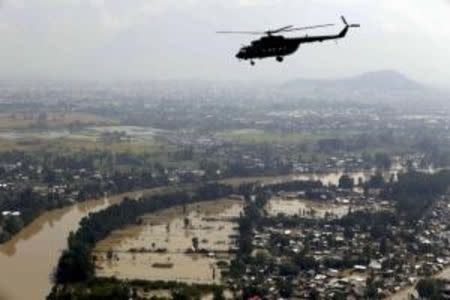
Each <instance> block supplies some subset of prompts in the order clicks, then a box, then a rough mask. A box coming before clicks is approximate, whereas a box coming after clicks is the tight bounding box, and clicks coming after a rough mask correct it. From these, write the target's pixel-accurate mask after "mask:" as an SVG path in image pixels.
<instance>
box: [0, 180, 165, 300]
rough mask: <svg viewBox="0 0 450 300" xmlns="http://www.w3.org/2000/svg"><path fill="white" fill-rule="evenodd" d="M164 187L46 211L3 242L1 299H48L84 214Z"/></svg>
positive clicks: (0, 275) (0, 281) (0, 262)
mask: <svg viewBox="0 0 450 300" xmlns="http://www.w3.org/2000/svg"><path fill="white" fill-rule="evenodd" d="M163 189H164V188H155V189H144V190H139V191H134V192H128V193H123V194H118V195H114V196H109V197H105V198H101V199H91V200H88V201H85V202H82V203H78V204H74V205H72V206H68V207H65V208H62V209H57V210H53V211H50V212H45V213H43V214H42V215H41V216H39V217H38V218H37V219H35V220H34V221H33V222H32V223H30V224H29V225H28V226H27V227H25V228H24V229H23V230H22V231H21V232H20V233H19V234H17V235H15V236H14V237H13V239H11V240H9V241H8V242H6V243H4V244H2V245H0V266H2V269H3V270H5V271H4V272H1V273H0V299H7V300H27V299H45V297H46V296H47V294H48V293H49V292H50V289H51V282H50V276H51V274H52V273H53V269H54V267H55V266H56V263H57V261H58V258H59V256H60V255H61V251H62V250H63V249H65V248H66V246H67V236H68V235H69V233H70V231H73V230H76V229H77V228H78V224H79V222H80V220H81V219H82V218H83V217H85V216H87V215H89V214H90V213H93V212H96V211H100V210H102V209H105V208H106V207H108V206H110V205H113V204H116V203H120V202H121V201H122V200H123V198H124V197H129V198H138V197H140V196H142V195H143V194H148V193H159V192H161V191H162V190H163ZM6 270H7V271H6ZM24 283H26V288H24Z"/></svg>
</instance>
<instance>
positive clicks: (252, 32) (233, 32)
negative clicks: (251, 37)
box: [216, 31, 265, 35]
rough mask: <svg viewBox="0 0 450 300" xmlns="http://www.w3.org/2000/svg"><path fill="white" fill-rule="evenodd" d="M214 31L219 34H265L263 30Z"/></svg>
mask: <svg viewBox="0 0 450 300" xmlns="http://www.w3.org/2000/svg"><path fill="white" fill-rule="evenodd" d="M216 33H220V34H258V35H261V34H265V32H264V31H216Z"/></svg>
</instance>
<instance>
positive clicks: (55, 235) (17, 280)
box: [0, 172, 369, 300]
mask: <svg viewBox="0 0 450 300" xmlns="http://www.w3.org/2000/svg"><path fill="white" fill-rule="evenodd" d="M341 174H342V173H329V174H325V175H301V176H284V177H262V178H261V177H257V178H251V179H247V178H235V179H230V180H225V181H223V182H224V183H230V184H240V183H242V182H245V181H261V179H263V180H262V181H264V182H266V183H270V182H277V181H286V180H291V179H294V178H297V179H305V178H306V179H321V180H323V181H324V183H325V184H327V183H329V182H331V183H336V182H337V181H338V179H339V176H340V175H341ZM368 174H369V173H368V172H364V173H355V174H354V177H356V178H357V177H366V176H367V175H368ZM360 175H365V176H360ZM160 190H161V189H155V190H153V191H160ZM142 192H144V191H141V192H135V193H128V194H123V195H119V196H115V197H109V198H107V199H106V198H105V199H98V200H90V201H86V202H84V203H81V204H76V205H72V206H70V207H66V208H63V209H58V210H54V211H51V212H46V213H44V214H42V215H41V216H40V217H39V218H37V219H36V220H35V221H34V222H32V223H31V224H29V225H28V226H27V227H25V228H24V229H23V230H22V231H21V232H20V233H19V234H17V235H16V236H15V237H14V238H13V239H12V240H10V241H9V242H7V243H4V244H2V245H0V268H1V271H0V300H30V299H33V300H34V299H44V298H45V297H46V295H47V294H48V292H49V291H50V288H51V281H50V276H51V273H52V272H53V269H54V267H55V265H56V263H57V261H58V258H59V256H60V254H61V251H62V250H63V249H64V248H65V247H66V241H67V236H68V235H69V232H70V231H74V230H76V229H77V227H78V223H79V221H80V220H81V219H82V218H83V217H85V216H87V215H88V214H89V213H90V212H95V211H98V210H101V209H104V208H106V207H108V206H109V205H110V204H112V203H117V202H120V201H121V200H122V198H123V197H124V196H126V195H128V196H131V197H132V196H138V195H139V194H141V193H142ZM145 192H148V191H145ZM175 224H176V222H175ZM174 226H175V225H174ZM144 232H145V230H144ZM215 233H216V234H220V233H221V230H216V231H215ZM211 235H212V234H208V236H211ZM174 238H175V236H174ZM187 239H188V240H189V238H187ZM218 244H219V245H220V244H221V243H220V242H219V243H218ZM183 245H184V244H183ZM147 246H148V245H147ZM183 247H184V246H183ZM120 255H121V254H120V253H119V257H120ZM161 258H162V259H161V261H163V260H164V257H161ZM131 259H132V258H131ZM136 259H137V258H136ZM180 259H181V258H180ZM189 259H191V260H194V259H196V258H195V256H192V257H190V258H189ZM201 259H205V258H204V257H201ZM207 259H209V260H211V261H212V262H211V263H214V262H215V259H214V258H207ZM161 261H155V262H156V263H157V262H161ZM208 263H209V262H208ZM208 263H206V264H204V266H206V265H207V264H208ZM152 264H153V263H152ZM147 265H148V264H147ZM157 270H158V272H159V271H161V269H157ZM204 271H205V272H206V273H205V274H208V275H207V276H211V272H212V269H211V268H210V269H207V268H205V269H204ZM208 272H209V273H208ZM216 273H217V272H216ZM205 277H206V276H205Z"/></svg>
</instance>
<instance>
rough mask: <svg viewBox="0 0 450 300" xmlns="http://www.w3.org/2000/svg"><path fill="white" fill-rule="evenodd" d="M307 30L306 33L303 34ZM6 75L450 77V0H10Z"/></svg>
mask: <svg viewBox="0 0 450 300" xmlns="http://www.w3.org/2000/svg"><path fill="white" fill-rule="evenodd" d="M341 14H344V15H346V16H347V18H348V20H349V21H350V22H358V23H361V25H362V27H361V28H360V29H357V30H352V31H351V32H350V33H349V35H348V38H346V39H344V40H341V41H340V42H339V43H338V45H336V44H335V43H334V42H328V43H324V44H310V45H305V46H303V47H302V48H300V50H299V51H298V52H297V53H296V54H294V55H292V56H290V57H287V58H286V60H285V62H284V63H282V64H279V63H277V62H275V61H274V59H269V60H265V61H257V64H256V66H255V67H250V66H249V64H248V63H247V62H238V61H237V60H236V59H235V58H234V55H235V53H236V51H237V50H238V48H239V47H240V46H241V44H245V43H249V42H250V41H251V40H252V38H255V37H254V36H239V35H238V36H231V35H218V34H215V31H216V30H234V29H235V30H264V29H267V28H270V27H280V26H283V25H291V24H292V25H298V26H306V25H313V24H320V23H330V22H333V23H334V22H335V23H338V26H337V27H336V28H327V29H322V30H316V31H314V32H310V33H309V34H313V33H318V34H322V33H335V32H338V31H339V30H341V24H340V23H339V19H338V18H339V16H340V15H341ZM300 34H304V33H300ZM0 35H1V37H2V42H1V44H0V55H1V59H0V70H1V71H0V76H1V77H3V78H61V79H143V80H148V79H160V78H175V79H180V78H193V79H219V80H223V79H225V80H227V79H248V80H253V79H276V80H285V79H290V78H295V77H336V76H343V75H352V74H356V73H358V72H364V71H372V70H378V69H395V70H399V71H401V72H404V73H405V74H407V75H409V76H411V77H413V78H415V79H418V80H421V81H424V82H427V83H431V84H437V85H448V86H450V1H448V0H428V1H424V0H220V1H219V0H0Z"/></svg>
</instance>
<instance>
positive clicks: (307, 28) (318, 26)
mask: <svg viewBox="0 0 450 300" xmlns="http://www.w3.org/2000/svg"><path fill="white" fill-rule="evenodd" d="M331 26H335V24H323V25H315V26H306V27H295V28H291V29H286V30H284V32H291V31H299V30H309V29H316V28H324V27H331Z"/></svg>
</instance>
